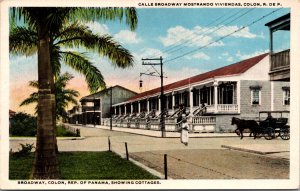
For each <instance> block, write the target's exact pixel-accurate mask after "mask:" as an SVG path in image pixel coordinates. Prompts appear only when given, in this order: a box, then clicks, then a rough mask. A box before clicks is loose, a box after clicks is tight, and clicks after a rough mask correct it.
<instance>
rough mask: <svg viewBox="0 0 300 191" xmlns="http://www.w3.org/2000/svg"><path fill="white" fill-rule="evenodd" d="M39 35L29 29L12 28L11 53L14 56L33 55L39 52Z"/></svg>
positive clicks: (10, 35)
mask: <svg viewBox="0 0 300 191" xmlns="http://www.w3.org/2000/svg"><path fill="white" fill-rule="evenodd" d="M36 43H37V33H36V32H35V31H34V30H31V29H29V28H28V27H12V28H11V30H10V34H9V51H10V52H11V53H12V54H24V55H26V56H30V55H33V54H35V53H36V52H37V46H36Z"/></svg>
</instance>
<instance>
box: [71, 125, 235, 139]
mask: <svg viewBox="0 0 300 191" xmlns="http://www.w3.org/2000/svg"><path fill="white" fill-rule="evenodd" d="M67 125H69V126H71V127H73V128H79V129H81V128H96V129H105V130H110V127H109V126H103V125H96V126H93V125H86V126H81V125H72V124H67ZM112 130H113V131H118V132H126V133H132V134H137V135H145V136H150V137H162V132H161V131H155V130H147V129H135V128H125V127H112ZM165 134H166V136H165V137H166V138H172V137H173V138H175V137H177V138H178V137H180V133H179V132H166V133H165ZM189 137H205V138H217V137H237V135H236V134H235V133H190V134H189Z"/></svg>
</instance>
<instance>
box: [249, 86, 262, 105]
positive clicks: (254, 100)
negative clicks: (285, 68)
mask: <svg viewBox="0 0 300 191" xmlns="http://www.w3.org/2000/svg"><path fill="white" fill-rule="evenodd" d="M251 104H252V105H259V104H260V89H257V88H255V89H251Z"/></svg>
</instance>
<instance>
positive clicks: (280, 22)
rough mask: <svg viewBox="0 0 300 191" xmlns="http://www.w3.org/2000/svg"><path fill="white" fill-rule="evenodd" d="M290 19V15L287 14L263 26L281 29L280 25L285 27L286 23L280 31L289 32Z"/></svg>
mask: <svg viewBox="0 0 300 191" xmlns="http://www.w3.org/2000/svg"><path fill="white" fill-rule="evenodd" d="M290 18H291V14H290V13H288V14H285V15H283V16H281V17H278V18H277V19H274V20H272V21H270V22H268V23H266V24H265V26H268V27H274V26H276V27H281V25H286V23H288V26H284V27H283V28H282V30H290V25H289V23H290Z"/></svg>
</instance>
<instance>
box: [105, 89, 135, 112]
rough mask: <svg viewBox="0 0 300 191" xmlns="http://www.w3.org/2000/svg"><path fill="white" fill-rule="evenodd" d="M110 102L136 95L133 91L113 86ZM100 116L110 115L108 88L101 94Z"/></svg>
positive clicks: (117, 101)
mask: <svg viewBox="0 0 300 191" xmlns="http://www.w3.org/2000/svg"><path fill="white" fill-rule="evenodd" d="M112 94H113V100H112V104H116V103H121V102H124V101H126V100H128V99H129V98H131V97H133V96H134V95H136V94H135V93H134V92H131V91H129V90H126V89H123V88H121V87H119V86H114V87H113V90H112ZM101 107H102V118H107V117H110V90H109V91H108V93H106V94H103V96H101Z"/></svg>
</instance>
